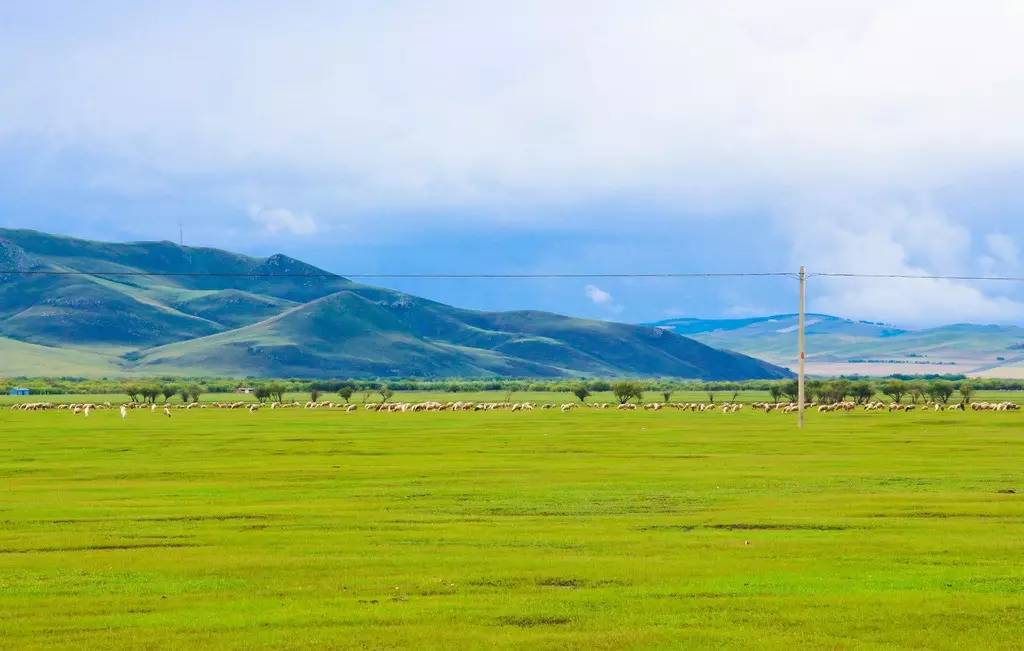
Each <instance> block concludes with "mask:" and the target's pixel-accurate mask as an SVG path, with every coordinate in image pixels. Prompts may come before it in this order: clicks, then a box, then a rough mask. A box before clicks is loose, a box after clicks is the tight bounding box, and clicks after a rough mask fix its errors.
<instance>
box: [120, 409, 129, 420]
mask: <svg viewBox="0 0 1024 651" xmlns="http://www.w3.org/2000/svg"><path fill="white" fill-rule="evenodd" d="M125 418H128V408H127V407H125V406H124V405H121V420H124V419H125Z"/></svg>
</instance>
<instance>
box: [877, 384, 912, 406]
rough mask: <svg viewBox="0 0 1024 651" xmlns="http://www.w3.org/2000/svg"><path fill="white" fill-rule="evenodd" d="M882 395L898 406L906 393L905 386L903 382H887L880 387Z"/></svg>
mask: <svg viewBox="0 0 1024 651" xmlns="http://www.w3.org/2000/svg"><path fill="white" fill-rule="evenodd" d="M882 393H884V394H885V395H887V396H889V397H890V398H892V401H893V402H895V403H896V404H897V405H898V404H900V402H901V401H902V400H903V396H904V395H905V394H906V393H907V385H906V384H905V383H904V382H903V380H889V381H888V382H886V383H885V384H883V385H882Z"/></svg>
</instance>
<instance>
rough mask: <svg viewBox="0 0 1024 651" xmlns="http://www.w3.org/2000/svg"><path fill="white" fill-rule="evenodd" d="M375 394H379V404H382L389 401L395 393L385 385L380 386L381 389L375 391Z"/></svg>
mask: <svg viewBox="0 0 1024 651" xmlns="http://www.w3.org/2000/svg"><path fill="white" fill-rule="evenodd" d="M377 393H379V394H380V402H381V404H384V403H385V402H387V401H388V400H390V399H391V396H393V395H395V392H394V391H392V390H391V389H389V388H388V385H386V384H382V385H381V387H380V388H379V389H377Z"/></svg>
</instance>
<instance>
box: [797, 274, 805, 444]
mask: <svg viewBox="0 0 1024 651" xmlns="http://www.w3.org/2000/svg"><path fill="white" fill-rule="evenodd" d="M806 289H807V274H806V273H805V272H804V268H803V267H800V317H799V325H798V326H797V329H798V335H797V341H798V342H799V343H798V344H797V346H798V347H799V349H800V350H799V354H800V360H799V363H798V366H797V380H796V383H797V389H796V394H797V395H796V402H797V427H799V428H801V429H802V428H803V426H804V360H805V359H806V357H807V351H806V349H805V346H804V343H805V342H804V294H805V293H806Z"/></svg>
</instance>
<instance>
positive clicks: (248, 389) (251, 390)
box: [235, 387, 256, 395]
mask: <svg viewBox="0 0 1024 651" xmlns="http://www.w3.org/2000/svg"><path fill="white" fill-rule="evenodd" d="M255 391H256V389H255V388H253V387H237V388H236V389H235V393H244V394H245V395H251V394H252V393H254V392H255Z"/></svg>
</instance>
